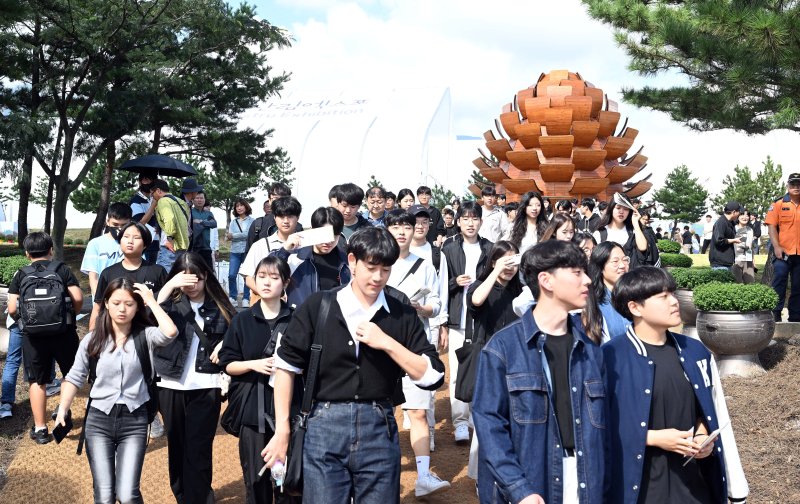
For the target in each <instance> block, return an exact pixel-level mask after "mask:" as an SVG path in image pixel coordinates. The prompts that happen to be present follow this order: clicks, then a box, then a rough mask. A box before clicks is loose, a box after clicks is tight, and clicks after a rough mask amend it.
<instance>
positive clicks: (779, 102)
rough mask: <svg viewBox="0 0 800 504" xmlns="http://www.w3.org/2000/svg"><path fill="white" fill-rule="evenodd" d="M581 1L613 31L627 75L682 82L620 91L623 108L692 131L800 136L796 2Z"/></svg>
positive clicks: (799, 47) (799, 11)
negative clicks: (660, 116) (648, 112)
mask: <svg viewBox="0 0 800 504" xmlns="http://www.w3.org/2000/svg"><path fill="white" fill-rule="evenodd" d="M582 1H583V3H584V4H585V5H586V6H587V7H588V11H589V14H590V15H591V16H592V17H594V18H595V19H599V20H601V21H603V22H605V23H608V24H610V25H611V26H612V27H613V28H614V29H615V31H616V40H617V43H618V44H619V45H620V46H621V47H622V48H623V49H624V50H625V51H626V52H627V53H628V55H629V56H630V63H629V68H630V69H631V70H633V71H636V72H638V73H639V74H641V75H644V76H648V77H650V76H655V75H658V74H662V75H665V76H674V75H677V74H681V75H682V76H684V77H685V78H686V79H685V82H686V83H685V84H684V85H675V86H672V87H668V88H654V87H649V86H646V87H642V88H640V89H632V88H628V89H625V90H623V95H624V98H625V100H626V101H628V102H630V103H633V104H635V105H637V106H640V107H648V108H650V109H653V110H658V111H661V112H666V113H668V114H669V115H670V116H671V117H672V119H673V120H675V121H678V122H681V123H684V124H686V125H688V126H689V127H691V128H693V129H697V130H714V129H722V128H733V129H736V130H740V131H746V132H748V133H764V132H766V131H768V130H771V129H780V128H785V129H790V130H793V131H800V94H799V93H798V92H797V90H798V89H800V72H798V70H797V68H798V67H797V61H798V60H800V44H798V27H799V25H798V19H800V4H799V3H798V2H784V1H748V2H744V1H739V0H717V1H709V0H686V1H660V2H652V1H632V0H582ZM671 80H672V81H673V82H674V79H671Z"/></svg>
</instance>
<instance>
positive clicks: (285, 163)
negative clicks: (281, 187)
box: [266, 149, 295, 187]
mask: <svg viewBox="0 0 800 504" xmlns="http://www.w3.org/2000/svg"><path fill="white" fill-rule="evenodd" d="M294 170H295V168H294V166H293V165H292V160H291V159H289V155H288V154H286V151H284V150H282V149H278V150H276V151H275V157H274V158H273V160H272V162H271V163H270V164H269V165H268V166H267V172H266V177H267V182H270V183H271V182H282V183H284V184H286V185H287V186H289V187H292V186H293V185H294Z"/></svg>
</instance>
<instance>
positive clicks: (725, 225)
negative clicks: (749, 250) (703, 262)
mask: <svg viewBox="0 0 800 504" xmlns="http://www.w3.org/2000/svg"><path fill="white" fill-rule="evenodd" d="M732 238H736V228H735V226H734V224H733V222H731V221H729V220H728V218H727V217H725V215H722V216H721V217H720V218H719V219H717V222H715V223H714V232H713V233H712V234H711V251H710V252H709V253H708V261H709V263H711V266H712V267H713V266H722V267H726V268H730V267H731V266H733V262H734V261H735V260H736V252H735V250H734V248H733V244H732V243H728V240H729V239H732Z"/></svg>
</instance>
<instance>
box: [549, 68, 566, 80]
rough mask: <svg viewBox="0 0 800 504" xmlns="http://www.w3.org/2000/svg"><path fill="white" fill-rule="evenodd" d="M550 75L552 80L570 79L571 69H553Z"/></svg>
mask: <svg viewBox="0 0 800 504" xmlns="http://www.w3.org/2000/svg"><path fill="white" fill-rule="evenodd" d="M548 75H549V77H550V80H551V81H557V82H561V81H562V80H565V79H569V70H551V71H550V73H549V74H548Z"/></svg>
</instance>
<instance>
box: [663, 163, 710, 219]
mask: <svg viewBox="0 0 800 504" xmlns="http://www.w3.org/2000/svg"><path fill="white" fill-rule="evenodd" d="M707 199H708V191H707V190H706V189H705V188H704V187H703V186H702V185H701V184H700V183H699V182H698V181H697V178H696V177H692V174H691V172H689V168H688V167H687V166H686V165H680V166H677V167H675V168H674V169H673V170H672V171H671V172H669V173H668V174H667V178H666V180H665V181H664V186H663V187H662V188H661V189H659V190H657V191H655V192H654V193H653V200H655V201H656V203H658V205H660V207H661V212H660V214H661V215H663V216H664V217H665V218H667V219H671V220H673V221H674V222H675V223H676V224H677V223H678V221H681V222H696V221H698V220H699V219H700V217H701V216H702V215H703V214H705V212H706V200H707Z"/></svg>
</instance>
